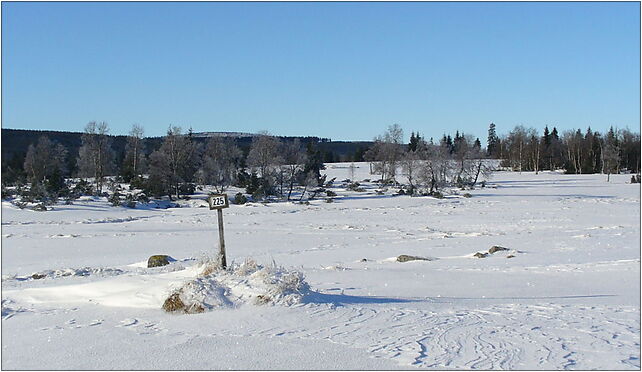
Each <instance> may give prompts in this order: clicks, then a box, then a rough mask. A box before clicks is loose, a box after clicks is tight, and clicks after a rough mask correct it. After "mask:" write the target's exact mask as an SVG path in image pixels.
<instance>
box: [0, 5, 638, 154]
mask: <svg viewBox="0 0 642 372" xmlns="http://www.w3.org/2000/svg"><path fill="white" fill-rule="evenodd" d="M2 109H3V110H2V127H3V128H26V129H53V130H69V131H81V130H82V129H83V127H84V125H85V124H86V123H87V122H89V121H92V120H97V121H107V122H108V123H109V124H110V127H111V128H112V133H113V134H126V133H127V132H128V131H129V128H130V127H131V125H132V124H133V123H139V124H141V125H143V126H144V127H145V130H146V135H163V134H164V132H165V131H166V129H167V127H168V125H170V124H173V125H180V126H183V127H185V128H187V127H189V126H191V127H192V128H193V129H194V130H195V131H243V132H256V131H259V130H269V131H270V132H271V133H273V134H278V135H315V136H320V137H330V138H332V139H334V140H341V139H347V140H370V139H372V137H373V136H375V135H377V134H379V133H382V132H383V131H384V130H385V129H386V127H387V126H388V125H390V124H393V123H398V124H400V125H401V126H402V127H403V128H404V129H405V130H406V132H407V136H409V135H410V131H413V130H418V131H420V132H421V133H423V134H424V135H425V136H426V137H430V136H434V137H440V136H441V135H442V134H443V133H444V132H449V133H454V132H455V130H457V129H459V130H460V131H464V132H466V133H470V134H473V135H476V136H479V137H480V138H481V139H482V143H484V144H485V139H486V134H487V129H488V124H489V123H490V122H491V121H494V122H495V123H496V125H497V128H498V131H499V133H505V132H507V131H508V130H509V129H510V128H512V127H513V126H514V125H516V124H524V125H526V126H533V127H536V128H537V129H539V130H540V131H541V129H543V127H544V125H546V124H548V125H549V126H557V127H558V129H560V130H563V129H567V128H577V127H581V128H582V129H585V128H586V127H587V126H588V125H590V126H591V127H592V128H593V129H597V130H604V129H605V128H608V127H609V126H610V125H614V126H618V127H621V128H623V127H627V126H628V127H629V128H630V129H632V130H636V131H638V130H639V127H640V4H639V3H632V2H629V3H7V2H3V3H2Z"/></svg>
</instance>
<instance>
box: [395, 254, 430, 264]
mask: <svg viewBox="0 0 642 372" xmlns="http://www.w3.org/2000/svg"><path fill="white" fill-rule="evenodd" d="M408 261H430V259H429V258H426V257H419V256H409V255H407V254H402V255H401V256H399V257H397V262H408Z"/></svg>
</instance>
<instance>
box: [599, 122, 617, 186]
mask: <svg viewBox="0 0 642 372" xmlns="http://www.w3.org/2000/svg"><path fill="white" fill-rule="evenodd" d="M618 145H619V144H618V140H617V135H616V134H615V131H614V130H613V127H611V129H610V130H609V131H608V133H607V134H606V138H604V141H603V144H602V149H601V154H602V173H604V174H606V181H607V182H609V181H610V180H611V173H613V172H618V164H619V162H620V149H619V146H618Z"/></svg>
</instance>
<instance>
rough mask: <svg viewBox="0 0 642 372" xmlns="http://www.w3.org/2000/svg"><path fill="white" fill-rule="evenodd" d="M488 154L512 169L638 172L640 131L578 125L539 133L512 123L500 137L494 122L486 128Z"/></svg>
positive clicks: (545, 128)
mask: <svg viewBox="0 0 642 372" xmlns="http://www.w3.org/2000/svg"><path fill="white" fill-rule="evenodd" d="M487 155H488V156H489V157H492V158H495V159H502V163H501V165H502V166H504V167H509V168H510V169H512V170H515V171H520V172H521V171H534V172H535V173H538V172H539V171H541V170H560V169H561V170H564V171H565V172H566V173H571V174H592V173H603V174H606V175H607V179H608V178H609V176H610V174H612V173H620V172H622V171H625V170H626V171H628V172H631V173H640V134H639V133H634V132H632V131H630V130H629V129H614V128H613V127H611V128H610V129H609V130H608V131H607V132H606V133H600V132H598V131H593V130H591V128H590V127H588V128H587V129H586V131H585V132H582V130H581V129H570V130H565V131H564V132H562V133H561V134H560V133H559V132H558V131H557V128H555V127H553V129H552V130H549V128H548V126H546V127H544V130H543V132H542V133H541V134H540V133H538V132H537V130H536V129H535V128H526V127H524V126H523V125H517V126H515V127H514V128H513V129H512V130H511V131H510V132H509V133H508V134H506V135H504V136H502V137H499V136H498V135H497V133H496V127H495V124H493V123H491V124H490V126H489V128H488V146H487Z"/></svg>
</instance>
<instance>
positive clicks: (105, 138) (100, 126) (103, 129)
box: [77, 121, 114, 194]
mask: <svg viewBox="0 0 642 372" xmlns="http://www.w3.org/2000/svg"><path fill="white" fill-rule="evenodd" d="M81 138H82V146H81V147H80V149H79V150H78V159H77V165H78V173H79V175H80V176H81V177H94V182H95V183H96V191H97V192H98V194H100V193H101V192H102V188H103V183H104V180H105V176H106V175H108V174H110V173H111V172H112V171H113V168H114V151H113V150H112V148H111V138H110V137H109V126H108V125H107V123H105V122H104V121H103V122H100V123H96V122H95V121H92V122H90V123H88V124H87V125H86V126H85V131H84V133H83V135H82V137H81Z"/></svg>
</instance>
